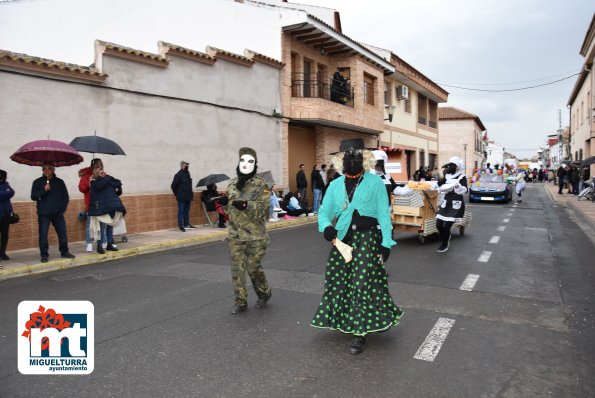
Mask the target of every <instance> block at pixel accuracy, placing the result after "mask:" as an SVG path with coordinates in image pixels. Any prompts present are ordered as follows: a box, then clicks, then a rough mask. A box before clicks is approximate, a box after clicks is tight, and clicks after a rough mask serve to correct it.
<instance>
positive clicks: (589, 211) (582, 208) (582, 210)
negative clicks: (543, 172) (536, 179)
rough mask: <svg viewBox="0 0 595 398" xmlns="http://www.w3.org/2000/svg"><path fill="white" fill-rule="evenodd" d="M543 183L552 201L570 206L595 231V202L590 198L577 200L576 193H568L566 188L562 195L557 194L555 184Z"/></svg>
mask: <svg viewBox="0 0 595 398" xmlns="http://www.w3.org/2000/svg"><path fill="white" fill-rule="evenodd" d="M543 185H544V187H545V189H546V191H547V192H548V193H549V194H550V196H551V198H552V199H553V200H554V201H556V202H558V203H560V204H564V205H566V206H570V207H571V208H572V209H573V210H574V211H575V212H576V213H577V214H578V215H579V216H582V217H583V219H584V221H585V223H586V224H588V225H589V226H590V227H591V230H592V231H593V232H594V233H595V203H593V202H591V201H590V200H584V199H583V200H578V199H577V197H576V195H572V194H568V193H566V192H567V191H566V190H564V191H563V192H564V193H563V194H562V195H559V194H558V186H557V185H554V184H550V183H544V184H543Z"/></svg>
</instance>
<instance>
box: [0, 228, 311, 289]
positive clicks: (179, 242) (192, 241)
mask: <svg viewBox="0 0 595 398" xmlns="http://www.w3.org/2000/svg"><path fill="white" fill-rule="evenodd" d="M317 220H318V217H315V218H314V217H304V218H299V219H295V220H288V221H285V222H283V223H281V224H277V223H269V224H267V231H271V230H276V229H285V228H292V227H298V226H301V225H307V224H313V223H315V222H317ZM226 239H227V231H226V230H220V229H218V230H213V231H212V232H209V233H207V234H204V235H201V236H196V237H192V238H186V239H176V240H169V241H164V242H159V243H151V244H146V245H142V246H138V247H134V248H130V249H120V250H118V251H117V252H106V254H101V255H100V254H93V255H90V256H85V257H78V258H75V259H73V260H54V261H48V262H47V263H38V264H31V265H21V266H17V267H11V268H7V269H1V270H0V281H3V280H7V279H12V278H18V277H21V276H27V275H34V274H42V273H45V272H51V271H59V270H66V269H70V268H77V267H82V266H85V265H91V264H99V263H103V262H106V261H112V260H119V259H123V258H127V257H134V256H138V255H142V254H149V253H155V252H160V251H165V250H171V249H178V248H182V247H189V246H195V245H200V244H204V243H210V242H217V241H223V240H226Z"/></svg>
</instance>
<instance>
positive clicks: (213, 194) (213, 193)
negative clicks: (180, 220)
mask: <svg viewBox="0 0 595 398" xmlns="http://www.w3.org/2000/svg"><path fill="white" fill-rule="evenodd" d="M202 201H203V202H205V205H206V207H207V211H216V212H217V214H219V223H218V224H217V226H218V227H219V228H227V227H226V225H225V223H226V222H227V220H229V216H228V215H227V213H226V212H225V209H224V208H223V206H227V203H228V200H227V196H225V195H221V194H219V192H217V185H215V184H209V185H207V189H206V191H203V193H202Z"/></svg>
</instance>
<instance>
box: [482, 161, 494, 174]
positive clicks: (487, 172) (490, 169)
mask: <svg viewBox="0 0 595 398" xmlns="http://www.w3.org/2000/svg"><path fill="white" fill-rule="evenodd" d="M483 171H485V173H486V174H492V173H493V172H494V171H493V170H492V168H491V167H490V164H489V163H486V168H485V169H483Z"/></svg>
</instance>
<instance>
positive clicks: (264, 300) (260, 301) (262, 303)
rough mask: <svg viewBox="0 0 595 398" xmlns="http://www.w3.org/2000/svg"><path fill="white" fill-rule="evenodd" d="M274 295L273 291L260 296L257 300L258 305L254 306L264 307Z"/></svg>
mask: <svg viewBox="0 0 595 398" xmlns="http://www.w3.org/2000/svg"><path fill="white" fill-rule="evenodd" d="M272 295H273V294H272V293H269V295H268V296H266V297H262V298H259V299H258V300H257V301H256V305H255V306H254V308H258V309H259V310H260V309H263V308H264V307H265V306H266V305H267V301H269V299H270V298H271V296H272Z"/></svg>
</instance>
